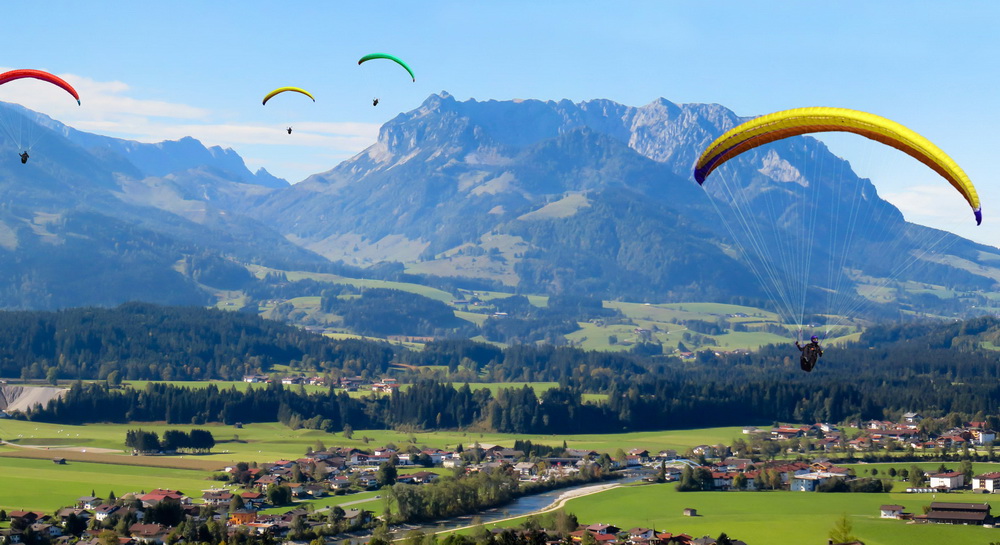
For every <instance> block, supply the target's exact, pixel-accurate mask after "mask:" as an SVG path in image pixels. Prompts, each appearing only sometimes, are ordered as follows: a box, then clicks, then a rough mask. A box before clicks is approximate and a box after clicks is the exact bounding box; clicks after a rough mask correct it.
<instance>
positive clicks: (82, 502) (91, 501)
mask: <svg viewBox="0 0 1000 545" xmlns="http://www.w3.org/2000/svg"><path fill="white" fill-rule="evenodd" d="M102 503H104V500H103V499H101V498H98V497H97V496H81V497H79V498H77V499H76V504H77V505H78V506H80V508H81V509H90V510H94V509H97V506H98V505H101V504H102Z"/></svg>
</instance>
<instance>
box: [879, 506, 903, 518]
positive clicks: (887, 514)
mask: <svg viewBox="0 0 1000 545" xmlns="http://www.w3.org/2000/svg"><path fill="white" fill-rule="evenodd" d="M878 510H879V517H880V518H884V519H898V518H899V517H900V515H902V514H903V506H902V505H883V506H881V507H879V508H878Z"/></svg>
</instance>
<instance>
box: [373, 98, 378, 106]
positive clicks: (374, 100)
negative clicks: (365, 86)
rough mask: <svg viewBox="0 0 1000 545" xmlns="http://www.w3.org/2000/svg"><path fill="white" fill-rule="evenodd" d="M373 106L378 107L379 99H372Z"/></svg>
mask: <svg viewBox="0 0 1000 545" xmlns="http://www.w3.org/2000/svg"><path fill="white" fill-rule="evenodd" d="M372 106H378V99H377V98H374V99H372Z"/></svg>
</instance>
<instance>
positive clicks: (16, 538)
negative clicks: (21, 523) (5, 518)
mask: <svg viewBox="0 0 1000 545" xmlns="http://www.w3.org/2000/svg"><path fill="white" fill-rule="evenodd" d="M23 536H24V531H23V530H16V529H14V528H7V529H4V530H0V542H4V543H21V542H22V538H23Z"/></svg>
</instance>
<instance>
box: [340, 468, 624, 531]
mask: <svg viewBox="0 0 1000 545" xmlns="http://www.w3.org/2000/svg"><path fill="white" fill-rule="evenodd" d="M639 478H640V477H637V476H632V477H627V478H625V479H619V480H616V481H610V482H609V481H603V482H596V483H587V484H581V485H576V486H568V487H566V488H559V489H556V490H550V491H548V492H542V493H541V494H533V495H530V496H521V497H520V498H517V499H516V500H514V501H512V502H510V503H508V504H507V505H503V506H500V507H495V508H493V509H486V510H484V511H480V512H478V513H474V514H472V515H463V516H460V517H454V518H450V519H444V520H439V521H435V522H428V523H423V524H399V525H395V526H393V527H392V538H393V539H394V540H396V539H402V538H404V537H406V534H407V533H409V532H411V531H413V530H418V531H420V532H423V533H425V534H429V533H437V532H447V531H450V530H457V529H459V528H465V527H468V526H472V525H473V524H474V523H480V524H484V525H485V524H490V523H493V522H498V521H501V520H504V519H508V518H515V517H523V516H526V515H531V514H534V513H538V512H541V511H545V510H547V509H548V508H550V507H551V506H553V505H554V504H556V503H557V502H559V500H560V498H566V499H568V498H571V497H577V496H583V495H587V494H592V493H595V492H600V491H602V490H606V489H609V488H614V487H616V486H619V485H621V484H622V483H627V482H633V481H635V480H638V479H639ZM477 519H478V520H477ZM331 537H332V538H334V539H335V540H336V542H337V543H341V542H342V540H343V539H345V538H348V539H350V540H351V543H352V544H355V545H357V544H361V543H365V542H366V541H368V539H369V538H370V537H371V533H370V532H365V533H364V534H360V533H358V534H339V535H337V536H331Z"/></svg>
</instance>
